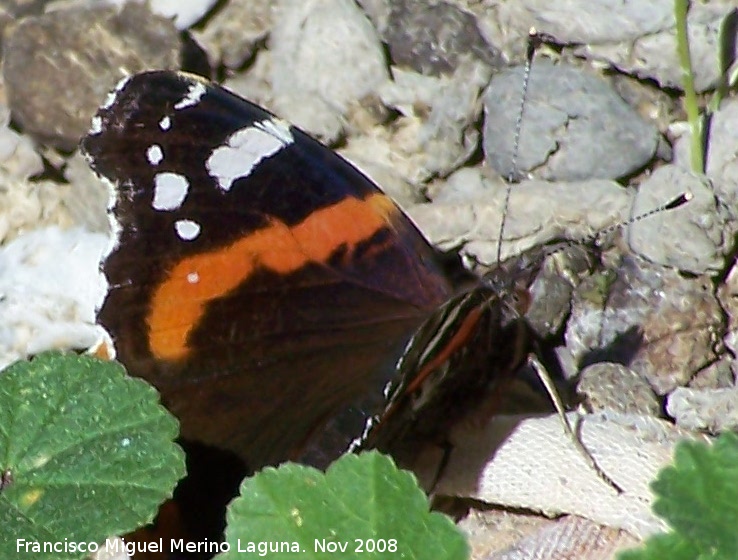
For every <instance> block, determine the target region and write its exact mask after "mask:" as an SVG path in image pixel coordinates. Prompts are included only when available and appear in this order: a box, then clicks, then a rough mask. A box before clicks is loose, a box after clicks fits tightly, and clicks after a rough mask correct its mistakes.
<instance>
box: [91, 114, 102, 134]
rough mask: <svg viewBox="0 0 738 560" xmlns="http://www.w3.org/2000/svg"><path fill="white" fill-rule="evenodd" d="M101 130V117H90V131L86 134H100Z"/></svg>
mask: <svg viewBox="0 0 738 560" xmlns="http://www.w3.org/2000/svg"><path fill="white" fill-rule="evenodd" d="M101 132H102V119H101V118H100V117H99V116H97V115H95V116H94V117H92V124H91V125H90V131H89V132H88V134H90V135H92V136H94V135H95V134H100V133H101Z"/></svg>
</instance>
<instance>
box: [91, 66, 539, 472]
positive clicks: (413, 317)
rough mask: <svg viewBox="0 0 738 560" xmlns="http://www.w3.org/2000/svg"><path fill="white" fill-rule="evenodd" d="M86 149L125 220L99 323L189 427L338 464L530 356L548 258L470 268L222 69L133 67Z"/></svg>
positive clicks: (466, 399)
mask: <svg viewBox="0 0 738 560" xmlns="http://www.w3.org/2000/svg"><path fill="white" fill-rule="evenodd" d="M82 150H83V152H84V153H85V155H86V157H87V159H88V161H89V163H90V165H91V167H92V168H93V169H94V170H95V171H96V172H97V174H99V175H100V176H101V177H102V178H104V179H106V180H107V181H108V183H109V184H110V193H111V204H110V216H111V222H112V224H113V230H114V233H115V242H114V244H113V246H112V248H111V250H110V252H109V254H108V255H107V256H106V258H105V260H104V263H103V271H104V273H105V275H106V277H107V280H108V283H109V292H108V294H107V297H106V299H105V301H104V303H103V305H102V307H101V308H100V310H99V316H98V317H99V322H100V323H101V324H102V325H103V326H104V327H105V329H106V330H107V331H108V332H109V334H110V336H111V338H112V341H113V343H114V345H115V348H116V352H117V357H118V358H119V359H120V360H121V361H122V362H123V363H124V364H125V366H126V367H127V368H128V370H129V371H130V373H132V374H133V375H135V376H140V377H143V378H145V379H147V380H148V381H150V382H151V383H152V384H153V385H155V386H156V387H157V388H158V389H159V391H160V392H161V394H162V398H163V402H164V403H165V405H166V406H167V407H168V408H169V409H170V410H171V411H172V412H173V413H174V414H175V415H176V416H177V417H178V418H179V419H180V422H181V429H182V435H183V436H184V437H185V438H188V439H192V440H195V441H199V442H204V443H207V444H209V445H213V446H216V447H219V448H222V449H227V450H230V451H233V452H235V453H236V454H238V455H239V456H240V457H242V458H243V459H244V460H245V461H246V462H247V464H248V465H249V467H250V468H252V469H258V468H261V467H262V466H265V465H272V464H277V463H280V462H282V461H284V460H287V459H301V460H303V461H305V462H309V463H312V464H316V465H322V466H324V465H326V464H327V463H329V462H330V461H331V460H333V459H335V458H336V457H337V456H338V455H339V454H340V453H342V452H344V451H345V450H346V449H347V448H348V447H349V446H350V444H351V442H354V444H356V441H357V440H358V441H359V445H360V446H364V447H367V446H368V447H379V448H382V449H385V448H386V449H390V448H392V447H396V446H397V445H398V442H406V441H407V442H410V441H415V440H420V439H423V438H430V439H434V438H436V439H437V438H439V437H441V436H440V435H439V434H441V432H442V431H443V427H444V426H445V425H446V424H447V423H448V422H450V421H451V420H452V419H454V418H455V417H456V416H458V415H459V413H460V412H463V410H464V409H465V408H466V407H467V403H471V402H472V401H474V400H475V399H478V397H479V396H480V394H483V393H486V392H488V388H489V387H490V386H494V385H496V384H497V381H498V380H499V379H501V378H503V377H505V376H507V375H508V374H510V373H511V372H513V371H514V370H515V369H516V367H517V366H518V365H519V364H520V363H521V362H522V361H523V360H524V358H525V355H526V352H527V340H528V339H529V333H528V332H527V329H526V328H525V327H524V320H523V319H522V318H523V316H524V313H525V311H526V309H527V307H528V305H529V303H530V298H529V295H528V291H527V290H528V287H529V286H530V283H531V282H532V279H533V278H534V276H535V273H536V272H537V270H538V269H539V267H540V262H541V258H540V255H539V256H538V257H535V258H529V259H527V260H526V259H523V260H516V261H515V262H514V263H513V264H512V265H509V266H508V267H501V268H500V269H498V271H497V275H496V277H493V276H490V277H487V278H485V279H481V280H480V279H478V278H473V277H471V276H470V275H469V274H468V273H465V272H464V271H463V270H462V269H461V268H460V265H459V263H458V261H454V260H450V259H448V258H444V257H443V256H442V255H441V254H440V253H439V252H438V251H437V250H436V249H434V248H433V247H432V246H431V245H430V244H429V243H428V242H427V241H426V239H425V238H424V237H423V236H422V234H421V233H420V232H419V231H418V229H417V228H416V227H415V225H414V224H413V223H412V222H411V220H410V219H409V218H408V217H407V216H406V215H405V214H404V213H403V212H402V211H401V210H400V209H399V207H398V206H397V205H396V204H395V203H394V202H393V201H392V200H391V199H390V198H389V197H388V196H387V195H385V194H384V193H383V192H382V191H381V190H380V189H379V188H378V187H377V186H376V185H375V184H374V183H373V182H372V181H371V180H370V179H368V178H367V177H366V176H365V175H364V174H363V173H361V172H360V171H359V170H357V169H356V168H355V167H354V166H352V165H351V164H350V163H348V162H347V161H345V160H344V159H342V158H341V157H340V156H339V155H337V154H336V153H335V152H333V151H332V150H330V149H329V148H327V147H325V146H323V145H322V144H320V143H319V142H317V141H316V140H314V139H312V138H311V137H310V136H308V135H307V134H305V133H304V132H302V131H301V130H299V129H298V128H296V127H294V126H291V125H289V124H288V123H286V122H284V121H282V120H280V119H279V118H277V117H275V116H274V115H273V114H271V113H269V112H267V111H265V110H264V109H262V108H260V107H258V106H256V105H254V104H252V103H250V102H248V101H246V100H245V99H243V98H240V97H238V96H237V95H235V94H233V93H231V92H229V91H228V90H226V89H224V88H222V87H220V86H217V85H215V84H213V83H211V82H208V81H206V80H204V79H202V78H199V77H196V76H194V75H189V74H184V73H178V72H171V71H154V72H144V73H141V74H137V75H135V76H132V77H130V78H127V79H125V80H123V81H122V82H121V83H120V84H119V85H118V86H117V88H116V89H115V91H114V92H112V93H111V95H110V97H109V98H108V100H107V101H106V102H105V103H104V105H103V106H102V107H101V108H100V110H99V111H98V113H97V115H96V116H95V117H94V119H93V123H92V128H91V130H90V132H89V134H88V135H87V136H86V137H85V138H84V139H83V141H82ZM388 384H391V385H390V388H389V391H390V392H391V393H392V396H391V398H390V400H389V402H386V401H385V399H386V397H385V395H384V393H383V391H384V389H385V388H386V387H387V386H388ZM368 425H370V426H371V429H367V426H368ZM362 437H363V438H364V440H363V441H362Z"/></svg>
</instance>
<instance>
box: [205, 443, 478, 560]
mask: <svg viewBox="0 0 738 560" xmlns="http://www.w3.org/2000/svg"><path fill="white" fill-rule="evenodd" d="M226 540H227V542H228V543H229V545H230V551H229V552H226V553H223V554H221V555H219V556H218V557H217V558H218V559H219V560H235V559H236V558H242V557H243V554H244V552H249V551H250V552H253V553H256V554H258V553H260V552H261V551H260V550H258V549H257V546H259V545H260V543H266V544H267V546H268V545H269V544H271V545H272V546H274V545H275V544H276V545H278V546H283V547H284V545H280V543H288V544H289V547H285V548H287V550H282V551H276V552H275V551H269V550H267V552H269V558H271V559H272V560H278V559H282V558H284V559H287V558H290V559H293V558H295V553H296V552H299V554H300V558H304V559H306V560H307V559H321V558H325V559H328V558H330V559H332V560H335V558H342V559H343V558H362V559H371V558H390V557H393V558H406V559H425V558H428V559H433V560H444V559H448V560H460V559H463V558H467V557H468V554H469V552H468V546H467V544H466V540H465V539H464V537H463V536H462V535H461V533H460V532H459V531H458V529H457V528H456V527H455V526H454V524H453V523H452V521H451V520H450V519H449V518H448V517H446V516H445V515H442V514H440V513H434V512H430V511H429V508H428V500H427V498H426V496H425V494H424V493H423V491H422V490H421V489H420V488H419V487H418V485H417V482H416V480H415V477H414V476H413V475H412V474H410V473H408V472H406V471H401V470H399V469H397V467H395V465H394V463H393V462H392V460H391V459H389V458H388V457H385V456H383V455H381V454H379V453H376V452H369V453H363V454H361V455H358V456H357V455H346V456H345V457H342V458H341V459H339V460H338V461H336V462H335V463H334V464H333V465H331V467H330V468H329V469H328V470H327V472H326V473H325V474H323V473H322V472H320V471H318V470H316V469H313V468H310V467H304V466H300V465H295V464H286V465H282V466H281V467H279V468H278V469H274V468H267V469H264V470H263V471H261V472H260V473H258V474H257V475H255V476H253V477H251V478H248V479H246V480H245V481H244V482H243V484H242V486H241V495H240V497H238V498H237V499H235V500H234V501H233V502H232V504H231V505H230V506H229V510H228V525H227V529H226ZM249 546H251V547H252V549H251V550H249ZM262 546H263V545H262ZM293 547H294V548H293ZM395 547H396V548H395ZM380 549H381V550H380ZM239 551H240V552H239Z"/></svg>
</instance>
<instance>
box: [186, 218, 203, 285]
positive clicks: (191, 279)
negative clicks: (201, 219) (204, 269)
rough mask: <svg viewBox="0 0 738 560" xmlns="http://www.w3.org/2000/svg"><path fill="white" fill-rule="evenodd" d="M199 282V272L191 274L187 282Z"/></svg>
mask: <svg viewBox="0 0 738 560" xmlns="http://www.w3.org/2000/svg"><path fill="white" fill-rule="evenodd" d="M193 223H194V222H193ZM195 225H197V224H195ZM199 281H200V275H199V274H198V273H197V272H190V273H189V274H188V275H187V282H188V283H190V284H197V283H198V282H199Z"/></svg>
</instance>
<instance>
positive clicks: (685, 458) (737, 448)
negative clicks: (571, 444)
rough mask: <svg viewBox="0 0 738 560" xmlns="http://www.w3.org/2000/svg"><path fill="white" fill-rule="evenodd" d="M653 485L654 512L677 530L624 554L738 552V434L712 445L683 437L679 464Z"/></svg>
mask: <svg viewBox="0 0 738 560" xmlns="http://www.w3.org/2000/svg"><path fill="white" fill-rule="evenodd" d="M652 488H653V491H654V493H655V494H656V500H655V502H654V505H653V510H654V512H655V513H657V514H658V515H659V516H661V517H663V518H664V519H665V520H666V521H667V522H668V523H669V525H670V526H671V527H672V528H673V529H674V531H673V532H672V533H669V534H667V535H658V536H656V537H652V538H651V539H649V540H648V541H647V542H646V545H645V547H644V548H643V549H642V550H640V551H632V552H628V553H626V554H624V555H621V557H620V558H621V559H623V560H625V559H627V560H641V559H642V560H648V559H653V560H656V559H662V558H669V559H681V558H684V559H690V560H691V559H695V558H700V559H708V558H710V559H725V560H729V559H730V560H734V559H735V558H738V531H736V527H738V436H736V435H735V434H732V433H726V434H723V435H721V436H720V437H719V438H718V439H717V440H715V442H714V443H713V444H712V445H711V446H708V445H706V444H705V443H702V442H695V441H685V442H682V443H680V444H679V445H678V446H677V448H676V452H675V455H674V465H673V466H670V467H666V468H665V469H663V470H662V471H661V472H660V473H659V476H658V478H657V479H656V480H655V481H654V482H653V484H652Z"/></svg>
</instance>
